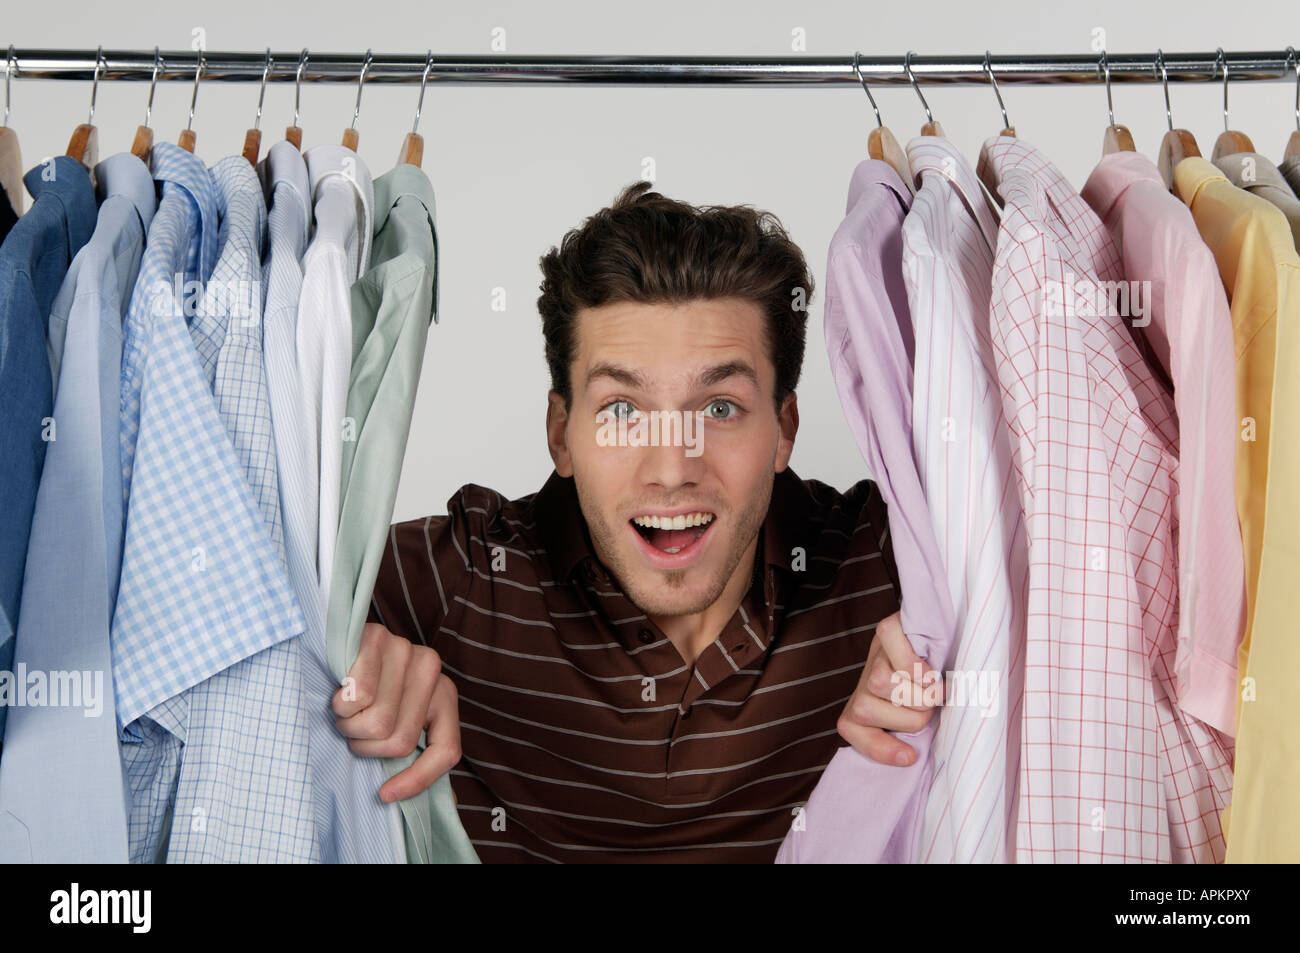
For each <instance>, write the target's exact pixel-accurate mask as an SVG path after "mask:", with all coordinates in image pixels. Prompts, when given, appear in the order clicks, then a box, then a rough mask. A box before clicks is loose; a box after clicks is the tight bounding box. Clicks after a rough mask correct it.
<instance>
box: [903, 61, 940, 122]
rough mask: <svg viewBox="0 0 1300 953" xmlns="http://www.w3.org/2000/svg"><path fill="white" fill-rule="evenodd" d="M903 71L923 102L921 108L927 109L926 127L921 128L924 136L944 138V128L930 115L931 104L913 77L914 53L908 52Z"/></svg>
mask: <svg viewBox="0 0 1300 953" xmlns="http://www.w3.org/2000/svg"><path fill="white" fill-rule="evenodd" d="M903 70H904V71H905V72H906V73H907V78H908V80H910V81H911V83H912V89H914V90H916V95H917V97H918V98H919V99H920V100H921V106H922V108H923V109H925V120H926V121H925V125H923V126H922V127H921V135H923V136H942V135H943V134H944V133H943V126H941V125H939V124H938V123H937V122H935V121H934V116H933V115H931V113H930V104H929V103H927V102H926V101H925V96H924V95H923V94H922V93H921V87H920V86H919V85H917V82H916V77H915V76H913V75H912V51H911V50H908V51H907V55H906V56H904V57H903Z"/></svg>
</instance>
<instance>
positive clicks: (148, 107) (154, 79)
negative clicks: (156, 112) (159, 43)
mask: <svg viewBox="0 0 1300 953" xmlns="http://www.w3.org/2000/svg"><path fill="white" fill-rule="evenodd" d="M161 68H162V54H161V53H159V52H158V47H156V46H155V47H154V48H153V73H152V74H150V76H149V101H148V102H147V103H145V104H144V125H145V128H146V129H148V128H149V116H150V114H151V113H152V112H153V91H154V88H155V87H156V86H157V85H158V71H159V69H161Z"/></svg>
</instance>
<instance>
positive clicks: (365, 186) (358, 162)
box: [303, 143, 375, 274]
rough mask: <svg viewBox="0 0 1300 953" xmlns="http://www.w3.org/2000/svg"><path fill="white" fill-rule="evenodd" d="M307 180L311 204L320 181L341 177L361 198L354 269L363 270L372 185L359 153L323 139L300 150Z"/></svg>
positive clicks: (367, 252)
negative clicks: (355, 266) (321, 141)
mask: <svg viewBox="0 0 1300 953" xmlns="http://www.w3.org/2000/svg"><path fill="white" fill-rule="evenodd" d="M303 158H304V159H305V160H306V162H307V175H308V177H309V178H310V180H311V201H312V204H313V205H314V204H315V201H316V197H317V195H318V193H319V192H320V187H321V183H322V182H326V181H328V180H331V179H335V178H338V179H342V180H344V181H345V182H347V183H348V184H349V185H351V186H352V188H353V190H354V191H355V192H356V195H357V198H358V199H360V201H361V215H360V217H359V220H358V221H357V270H358V272H359V273H360V274H365V271H366V268H367V267H368V266H369V264H370V237H371V235H372V234H373V232H374V214H375V213H374V204H375V185H374V181H373V180H372V179H371V177H370V169H369V167H368V166H367V165H366V164H365V162H364V161H362V159H361V156H360V155H358V154H357V153H355V152H353V151H352V150H351V149H349V148H348V147H347V146H343V145H335V144H334V143H324V144H322V145H319V146H312V147H311V148H310V149H308V150H307V151H306V152H304V153H303Z"/></svg>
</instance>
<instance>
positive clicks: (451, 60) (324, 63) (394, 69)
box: [0, 45, 1300, 95]
mask: <svg viewBox="0 0 1300 953" xmlns="http://www.w3.org/2000/svg"><path fill="white" fill-rule="evenodd" d="M200 55H201V57H202V59H201V61H200ZM0 57H3V58H4V59H3V62H5V70H6V73H5V75H6V82H7V81H8V79H9V78H10V75H12V77H13V78H16V79H61V80H83V81H84V80H94V79H96V78H98V79H99V80H103V81H117V80H125V81H154V80H156V81H162V82H171V81H184V80H190V81H193V80H195V79H196V74H197V78H199V79H201V80H202V81H203V82H236V83H243V82H262V81H265V82H289V81H297V82H300V83H351V82H358V80H359V79H360V81H361V82H362V83H363V84H364V83H419V82H421V80H427V81H432V82H439V83H454V84H462V83H500V84H506V85H524V84H531V83H552V84H554V83H578V84H583V85H587V86H629V85H670V86H678V85H681V86H729V85H731V84H733V83H745V84H751V85H763V86H842V85H846V84H856V83H858V82H859V81H861V82H864V83H866V84H869V85H877V86H898V85H907V84H908V83H912V84H914V85H956V86H973V85H988V84H989V82H990V79H991V78H995V79H996V81H997V82H998V83H1011V84H1017V85H1020V84H1025V85H1043V84H1047V85H1054V84H1063V83H1103V82H1104V83H1107V84H1109V83H1111V82H1114V83H1158V82H1161V81H1162V79H1167V81H1168V82H1171V83H1190V82H1210V81H1215V80H1223V82H1224V91H1225V95H1226V92H1227V80H1228V78H1229V76H1230V77H1231V79H1233V80H1235V81H1251V82H1260V81H1263V82H1267V81H1277V80H1282V79H1286V78H1289V77H1290V76H1291V75H1292V73H1293V72H1294V76H1295V78H1296V80H1297V83H1300V58H1298V57H1297V55H1296V51H1295V49H1294V48H1293V47H1289V46H1288V47H1287V48H1286V49H1284V50H1275V51H1250V52H1224V51H1223V50H1216V51H1214V52H1202V53H1163V52H1162V51H1160V52H1159V57H1158V55H1157V53H1154V52H1153V53H1114V54H1110V53H1106V52H1104V51H1099V52H1097V53H1091V54H1074V53H1068V54H1046V55H1033V56H1021V55H1013V54H1007V55H998V56H993V55H991V54H989V53H985V54H982V55H981V54H976V55H972V56H950V55H935V56H919V55H916V54H914V53H910V52H909V53H908V54H906V55H905V56H862V55H860V54H855V55H852V56H795V57H777V56H772V57H764V56H509V57H505V56H451V55H444V54H439V55H437V56H436V57H435V56H433V54H432V52H430V53H428V54H399V53H383V54H378V55H374V54H372V53H371V52H370V51H367V52H366V53H364V54H362V53H315V52H311V51H310V50H294V51H282V52H272V51H270V50H265V51H261V52H257V51H215V50H214V51H199V50H166V51H160V50H157V49H156V48H155V49H154V50H105V49H103V48H100V49H99V50H86V49H81V50H60V49H38V48H34V47H33V48H22V49H18V48H15V47H12V46H9V47H8V50H7V55H6V52H5V45H0ZM268 58H269V59H268ZM1161 62H1163V67H1164V69H1163V71H1162V70H1161V69H1160V68H1159V67H1160V65H1161ZM96 67H98V69H97V68H96ZM363 67H364V69H365V73H364V76H363V75H362V69H363ZM859 74H860V76H859ZM1298 88H1300V87H1298Z"/></svg>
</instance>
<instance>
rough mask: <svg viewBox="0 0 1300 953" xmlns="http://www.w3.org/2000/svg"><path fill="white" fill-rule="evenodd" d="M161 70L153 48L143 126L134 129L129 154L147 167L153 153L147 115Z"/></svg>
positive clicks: (159, 58) (151, 130) (160, 61)
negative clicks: (151, 68)
mask: <svg viewBox="0 0 1300 953" xmlns="http://www.w3.org/2000/svg"><path fill="white" fill-rule="evenodd" d="M161 68H162V56H161V55H159V53H158V47H156V46H155V47H154V48H153V75H152V76H151V77H149V101H148V102H147V103H145V107H144V125H143V126H136V127H135V138H134V139H133V140H131V154H132V155H133V156H135V157H136V158H137V159H139V160H140V161H141V162H143V163H144V164H145V165H149V164H150V163H149V157H150V155H152V153H153V129H151V128H150V127H149V115H150V114H151V113H152V112H153V91H154V87H155V86H156V85H157V83H158V72H159V70H160V69H161Z"/></svg>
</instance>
